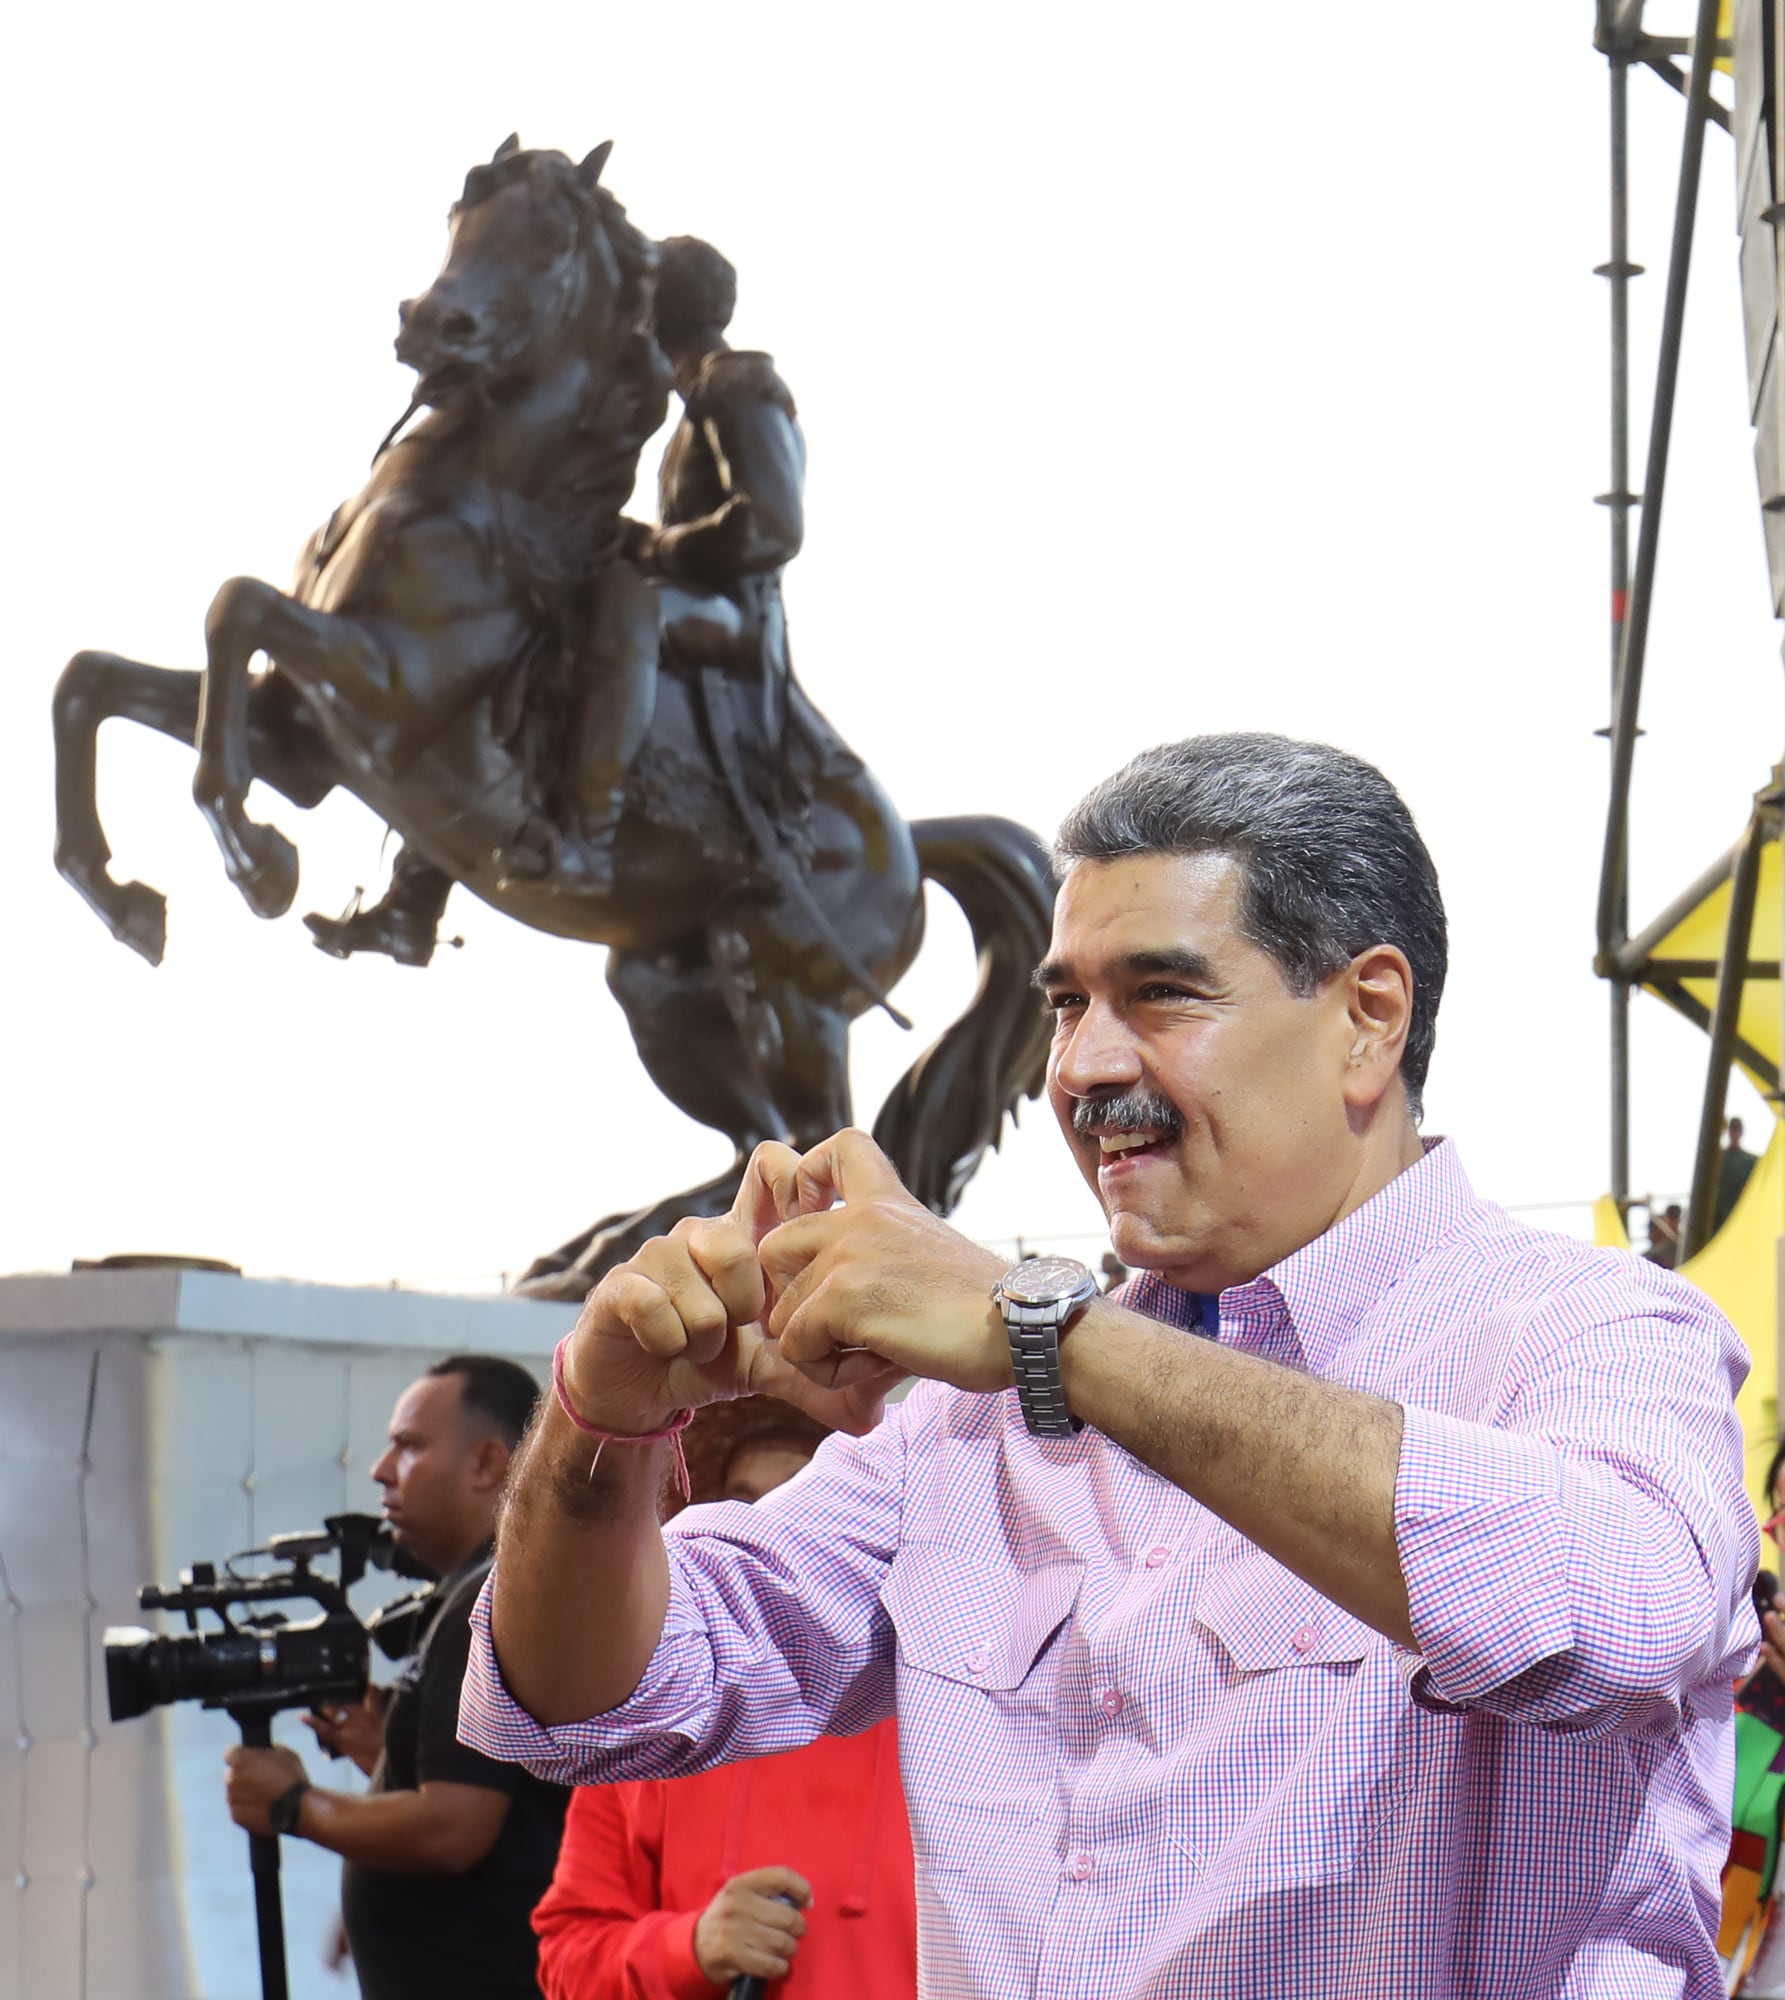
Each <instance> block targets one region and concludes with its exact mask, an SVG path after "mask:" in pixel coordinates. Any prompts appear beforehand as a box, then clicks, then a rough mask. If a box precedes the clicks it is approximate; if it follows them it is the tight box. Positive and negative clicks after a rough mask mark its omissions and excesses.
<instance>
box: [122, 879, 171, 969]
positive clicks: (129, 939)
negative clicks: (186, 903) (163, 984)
mask: <svg viewBox="0 0 1785 2000" xmlns="http://www.w3.org/2000/svg"><path fill="white" fill-rule="evenodd" d="M109 921H110V923H111V928H112V936H113V937H115V938H116V939H117V940H118V941H119V942H120V943H121V944H127V945H129V947H130V949H131V950H132V951H134V952H137V953H139V954H140V955H141V956H142V957H144V958H146V959H147V960H148V961H149V963H150V964H151V965H159V964H160V963H161V961H162V958H163V956H164V955H165V954H166V951H167V898H166V897H165V896H164V895H163V894H162V893H161V891H160V890H159V889H151V888H150V887H149V885H148V883H147V882H126V883H125V884H124V886H123V888H122V889H120V890H119V891H118V895H117V900H116V902H115V904H114V905H113V909H112V913H111V916H110V919H109Z"/></svg>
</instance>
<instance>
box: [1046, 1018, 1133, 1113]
mask: <svg viewBox="0 0 1785 2000" xmlns="http://www.w3.org/2000/svg"><path fill="white" fill-rule="evenodd" d="M1053 1067H1054V1081H1055V1082H1056V1083H1057V1084H1058V1085H1059V1087H1060V1088H1061V1089H1062V1090H1063V1091H1065V1092H1066V1094H1067V1096H1069V1097H1093V1096H1095V1095H1096V1094H1097V1093H1098V1092H1099V1091H1103V1090H1110V1089H1119V1088H1121V1087H1122V1086H1123V1085H1126V1084H1130V1083H1134V1082H1136V1081H1137V1080H1138V1079H1139V1077H1140V1074H1141V1062H1140V1052H1139V1051H1138V1050H1137V1049H1136V1047H1135V1045H1134V1037H1133V1036H1132V1035H1131V1034H1130V1033H1129V1032H1128V1030H1127V1028H1126V1027H1125V1026H1124V1024H1123V1022H1122V1020H1121V1017H1120V1016H1119V1015H1118V1014H1117V1013H1116V1012H1115V1011H1114V1009H1113V1008H1108V1007H1099V1006H1096V1005H1092V1006H1089V1007H1087V1008H1086V1009H1085V1011H1084V1012H1083V1013H1082V1014H1081V1015H1080V1016H1079V1017H1078V1019H1077V1020H1076V1021H1074V1022H1073V1023H1072V1024H1071V1025H1070V1026H1069V1027H1068V1028H1066V1029H1065V1030H1064V1031H1063V1032H1062V1033H1061V1035H1060V1037H1059V1039H1058V1041H1057V1042H1056V1043H1055V1045H1054V1065H1053Z"/></svg>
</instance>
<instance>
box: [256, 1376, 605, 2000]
mask: <svg viewBox="0 0 1785 2000" xmlns="http://www.w3.org/2000/svg"><path fill="white" fill-rule="evenodd" d="M537 1394H538V1386H537V1384H536V1383H535V1382H534V1380H533V1377H532V1376H531V1375H529V1374H528V1373H527V1371H526V1369H524V1368H522V1367H520V1366H519V1365H518V1364H516V1363H515V1362H513V1361H504V1360H501V1359H499V1358H497V1357H495V1356H491V1355H483V1354H455V1355H452V1356H450V1357H449V1358H448V1359H446V1360H445V1361H441V1362H438V1363H437V1364H436V1365H435V1366H434V1367H432V1368H430V1369H429V1370H428V1372H427V1373H426V1374H425V1375H424V1376H422V1377H421V1379H420V1380H419V1381H417V1382H413V1383H411V1384H410V1386H409V1387H408V1388H407V1389H405V1390H404V1392H403V1393H402V1395H401V1396H400V1397H398V1399H397V1406H396V1409H395V1411H394V1412H393V1413H392V1416H391V1421H390V1442H389V1444H388V1445H387V1447H386V1448H385V1451H384V1454H383V1456H382V1457H381V1458H380V1459H379V1460H378V1462H377V1464H376V1465H374V1466H373V1467H372V1477H373V1478H374V1479H375V1480H376V1481H377V1482H378V1484H379V1485H380V1486H382V1487H383V1488H384V1514H385V1518H386V1519H387V1520H388V1521H389V1522H390V1524H391V1529H392V1532H393V1535H394V1537H395V1539H396V1541H397V1543H398V1545H399V1546H400V1547H402V1548H403V1549H405V1550H407V1551H408V1552H409V1553H410V1554H411V1555H413V1556H414V1557H415V1558H416V1559H417V1560H418V1561H419V1562H421V1563H423V1564H425V1565H426V1566H427V1567H428V1568H429V1569H430V1570H433V1571H435V1572H436V1573H437V1574H438V1575H439V1577H440V1582H439V1584H438V1586H437V1587H436V1588H435V1590H434V1593H433V1595H432V1596H431V1597H430V1598H429V1600H428V1605H427V1609H426V1611H425V1612H424V1614H423V1620H424V1622H423V1627H422V1637H421V1639H420V1642H419V1644H418V1646H417V1649H416V1651H415V1652H414V1654H413V1655H412V1656H411V1657H410V1659H409V1660H408V1661H407V1663H406V1664H405V1666H404V1670H403V1674H402V1677H401V1678H400V1680H399V1681H398V1682H397V1685H396V1688H395V1691H394V1693H393V1695H392V1698H391V1701H390V1704H389V1706H388V1708H387V1709H385V1710H384V1711H383V1713H382V1715H380V1712H379V1709H378V1706H377V1703H376V1699H375V1698H369V1699H368V1701H367V1702H366V1704H365V1705H363V1706H362V1707H360V1708H357V1709H336V1710H327V1711H324V1712H323V1713H322V1714H320V1715H318V1716H316V1717H314V1718H313V1719H312V1720H311V1727H312V1728H313V1729H315V1731H316V1734H317V1736H318V1738H319V1739H320V1740H321V1742H322V1743H323V1744H324V1746H325V1747H326V1748H328V1749H331V1750H334V1751H337V1752H338V1753H340V1754H342V1755H346V1756H351V1757H353V1758H354V1759H355V1761H356V1762H360V1763H361V1764H362V1768H363V1766H364V1765H365V1764H367V1763H373V1772H372V1787H371V1790H370V1791H369V1792H366V1793H365V1794H363V1795H361V1794H355V1793H347V1792H332V1791H324V1790H323V1789H322V1788H321V1787H320V1786H315V1785H312V1784H311V1783H310V1782H309V1780H308V1779H307V1778H306V1777H305V1775H304V1765H303V1760H302V1759H301V1758H300V1757H299V1756H298V1755H297V1753H296V1752H295V1751H292V1750H281V1749H274V1750H250V1749H246V1748H241V1747H238V1748H236V1749H233V1750H231V1751H230V1752H229V1753H228V1758H227V1762H228V1765H229V1780H228V1799H229V1811H230V1817H231V1818H232V1819H234V1821H235V1822H236V1824H237V1825H238V1826H241V1827H244V1828H246V1829H247V1831H248V1832H250V1833H269V1832H278V1833H295V1834H298V1835H300V1836H301V1837H302V1838H304V1839H305V1840H312V1841H314V1842H315V1843H316V1844H317V1845H318V1846H319V1847H326V1848H328V1849H330V1850H331V1851H332V1852H334V1853H336V1854H339V1855H340V1856H341V1857H342V1859H343V1860H344V1861H345V1862H346V1864H347V1865H346V1867H345V1868H344V1869H343V1870H342V1885H341V1900H342V1917H343V1923H344V1926H345V1929H346V1934H347V1943H348V1948H349V1949H350V1951H351V1952H352V1954H353V1961H354V1967H355V1969H356V1971H357V1972H358V1974H359V1982H360V1992H361V1994H362V1995H363V1996H364V2000H414V1996H417V1995H422V1994H426V1995H427V1996H429V2000H453V1997H454V1996H457V1995H467V1996H469V1995H477V1996H478V2000H538V1993H539V1984H538V1977H537V1970H536V1967H537V1948H536V1945H535V1940H534V1936H533V1929H532V1925H531V1922H530V1921H529V1920H530V1917H531V1913H532V1909H533V1905H534V1904H535V1903H537V1902H538V1900H539V1898H540V1896H541V1894H542V1893H543V1892H544V1890H545V1888H546V1885H547V1884H548V1883H549V1882H550V1881H551V1877H552V1866H553V1863H554V1862H555V1860H556V1858H557V1853H558V1841H559V1837H560V1835H561V1834H562V1832H563V1826H564V1808H565V1804H566V1802H567V1799H568V1796H569V1795H568V1793H567V1792H566V1791H565V1790H564V1789H563V1788H562V1787H561V1786H558V1785H550V1784H546V1783H544V1782H543V1781H541V1780H540V1779H537V1778H533V1777H530V1776H528V1775H526V1774H525V1773H523V1772H522V1771H521V1769H520V1768H519V1766H518V1765H513V1764H500V1763H497V1762H495V1761H494V1760H493V1759H491V1758H488V1757H485V1756H482V1755H480V1754H479V1753H478V1752H477V1751H475V1750H470V1749H467V1748H465V1747H464V1746H463V1745H462V1744H461V1743H459V1741H458V1740H457V1734H456V1732H457V1727H458V1714H459V1682H460V1681H461V1679H462V1678H463V1677H464V1672H465V1660H466V1654H467V1651H468V1648H469V1645H470V1613H471V1606H472V1604H473V1602H474V1601H475V1600H476V1597H477V1593H478V1590H479V1588H480V1586H481V1585H482V1583H483V1578H484V1573H485V1571H486V1570H487V1569H488V1568H489V1563H490V1543H491V1539H492V1537H493V1536H494V1534H495V1527H496V1510H497V1507H498V1506H499V1504H500V1502H501V1498H502V1488H503V1485H504V1483H505V1481H506V1480H507V1477H508V1466H509V1460H510V1458H511V1456H512V1455H513V1452H514V1449H515V1446H516V1445H517V1444H518V1443H519V1442H520V1438H521V1434H522V1432H523V1431H524V1430H525V1429H526V1426H527V1420H528V1418H529V1416H530V1415H531V1414H532V1409H533V1403H534V1399H535V1397H536V1396H537ZM380 1738H382V1740H381V1741H380ZM374 1755H375V1757H376V1761H375V1763H374Z"/></svg>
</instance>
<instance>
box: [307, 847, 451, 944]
mask: <svg viewBox="0 0 1785 2000" xmlns="http://www.w3.org/2000/svg"><path fill="white" fill-rule="evenodd" d="M452 885H453V878H452V877H451V876H450V875H449V874H447V872H446V871H445V869H444V868H436V867H435V866H434V865H433V864H432V862H428V861H422V860H420V859H418V858H416V857H414V856H412V855H410V854H409V852H408V851H407V850H406V849H405V850H404V852H403V853H401V854H399V855H398V856H397V865H396V867H395V868H394V869H393V870H392V871H391V879H390V887H389V888H388V889H386V890H385V892H384V894H383V895H382V896H381V897H379V899H378V901H377V902H375V903H373V904H371V905H370V906H369V907H368V908H366V909H363V910H362V909H361V908H360V907H359V898H358V896H357V895H356V896H355V897H354V899H353V901H352V902H351V903H349V904H348V906H347V907H346V909H345V910H343V911H342V912H341V914H340V916H338V917H324V916H318V915H315V914H312V915H310V916H307V917H306V918H305V919H304V923H305V925H306V927H307V928H308V930H309V932H310V935H311V937H312V938H313V939H314V940H315V943H316V948H317V950H318V951H326V952H327V953H328V955H329V956H330V958H351V957H352V956H353V954H354V953H355V952H356V951H376V952H383V953H384V954H385V955H386V956H387V957H389V958H392V959H395V961H396V962H397V964H399V965H426V964H427V963H428V961H429V960H430V959H431V958H432V957H433V956H434V947H435V945H436V944H438V942H439V940H440V919H441V917H442V916H443V915H444V914H445V911H446V899H447V897H448V896H450V895H451V894H452Z"/></svg>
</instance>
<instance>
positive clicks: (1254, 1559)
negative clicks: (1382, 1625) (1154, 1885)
mask: <svg viewBox="0 0 1785 2000" xmlns="http://www.w3.org/2000/svg"><path fill="white" fill-rule="evenodd" d="M1192 1616H1193V1617H1194V1619H1195V1621H1196V1623H1197V1625H1199V1626H1200V1627H1201V1628H1202V1630H1203V1633H1204V1635H1205V1636H1206V1637H1208V1638H1212V1639H1213V1640H1214V1641H1215V1642H1216V1644H1217V1645H1218V1647H1219V1649H1220V1653H1221V1655H1223V1656H1224V1657H1223V1658H1222V1659H1221V1660H1220V1662H1219V1672H1218V1692H1217V1694H1216V1696H1215V1703H1214V1706H1215V1710H1216V1714H1215V1715H1214V1716H1212V1717H1211V1718H1210V1721H1211V1722H1213V1725H1214V1726H1213V1727H1211V1728H1209V1729H1207V1731H1206V1733H1205V1734H1203V1735H1202V1748H1201V1755H1200V1756H1197V1757H1195V1758H1193V1759H1192V1760H1191V1762H1190V1764H1189V1765H1188V1767H1187V1768H1186V1769H1185V1770H1184V1772H1183V1775H1182V1782H1183V1789H1182V1790H1181V1792H1180V1794H1179V1798H1178V1800H1177V1801H1176V1802H1175V1803H1176V1807H1177V1810H1175V1811H1174V1812H1173V1814H1172V1820H1173V1826H1172V1834H1173V1838H1174V1839H1176V1840H1177V1841H1178V1842H1179V1844H1180V1845H1182V1846H1184V1847H1187V1848H1188V1849H1189V1850H1190V1851H1191V1853H1192V1855H1193V1857H1194V1858H1195V1860H1196V1861H1197V1862H1198V1863H1199V1864H1200V1865H1201V1866H1202V1867H1203V1868H1204V1869H1206V1870H1208V1871H1209V1873H1210V1876H1211V1877H1212V1878H1219V1877H1222V1876H1231V1877H1232V1878H1233V1879H1234V1880H1235V1881H1236V1882H1237V1883H1244V1882H1245V1881H1247V1880H1252V1881H1253V1882H1255V1883H1256V1882H1258V1881H1269V1882H1270V1883H1271V1884H1272V1885H1273V1886H1274V1887H1278V1888H1287V1887H1292V1886H1296V1885H1307V1884H1312V1883H1317V1882H1328V1881H1333V1880H1336V1879H1338V1878H1340V1877H1343V1876H1346V1875H1349V1874H1350V1873H1352V1872H1353V1871H1354V1870H1355V1868H1356V1867H1357V1865H1358V1862H1359V1859H1360V1856H1361V1853H1362V1851H1363V1850H1364V1849H1365V1848H1366V1847H1367V1846H1368V1844H1369V1842H1370V1840H1371V1838H1372V1835H1373V1832H1374V1830H1375V1828H1376V1827H1377V1825H1378V1824H1379V1822H1380V1820H1381V1817H1382V1815H1383V1812H1384V1810H1385V1809H1386V1808H1387V1807H1388V1806H1389V1805H1390V1803H1391V1795H1392V1793H1393V1791H1394V1788H1395V1786H1396V1784H1397V1782H1398V1775H1397V1757H1396V1748H1397V1742H1396V1739H1397V1733H1398V1730H1397V1724H1398V1720H1399V1718H1400V1716H1401V1715H1403V1714H1404V1713H1405V1712H1406V1710H1407V1707H1408V1703H1407V1700H1406V1697H1405V1693H1404V1690H1403V1689H1402V1687H1401V1683H1400V1677H1399V1673H1398V1670H1397V1669H1396V1667H1395V1664H1394V1659H1393V1649H1392V1648H1391V1647H1390V1646H1389V1643H1388V1641H1387V1640H1386V1639H1384V1638H1382V1637H1381V1636H1380V1635H1379V1634H1378V1633H1376V1632H1374V1631H1373V1630H1372V1629H1371V1628H1370V1627H1369V1626H1368V1625H1365V1624H1364V1623H1363V1622H1362V1620H1361V1619H1357V1618H1353V1617H1352V1616H1351V1615H1350V1614H1349V1613H1348V1612H1345V1611H1341V1610H1340V1609H1339V1607H1338V1606H1337V1605H1336V1604H1332V1603H1330V1602H1329V1601H1328V1600H1327V1599H1325V1598H1323V1597H1322V1596H1320V1594H1319V1593H1318V1592H1317V1591H1316V1590H1314V1589H1313V1588H1312V1587H1311V1586H1310V1585H1308V1584H1305V1583H1303V1582H1302V1581H1301V1579H1300V1578H1299V1577H1296V1576H1294V1575H1292V1574H1291V1573H1290V1572H1289V1571H1288V1570H1286V1569H1284V1568H1283V1566H1282V1565H1281V1564H1280V1563H1277V1562H1274V1561H1272V1560H1271V1558H1270V1557H1268V1556H1263V1555H1256V1554H1254V1555H1251V1556H1248V1557H1245V1558H1243V1559H1241V1560H1240V1561H1237V1562H1232V1563H1226V1564H1223V1565H1221V1567H1220V1568H1219V1569H1217V1570H1216V1571H1215V1572H1214V1574H1213V1575H1211V1576H1209V1577H1208V1578H1206V1579H1205V1580H1204V1581H1203V1582H1202V1584H1201V1585H1200V1587H1199V1588H1198V1590H1197V1592H1196V1597H1195V1602H1194V1605H1193V1608H1192ZM1209 1886H1210V1889H1211V1890H1215V1888H1216V1884H1215V1881H1214V1880H1211V1882H1210V1884H1209ZM1217 1893H1218V1891H1217Z"/></svg>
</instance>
